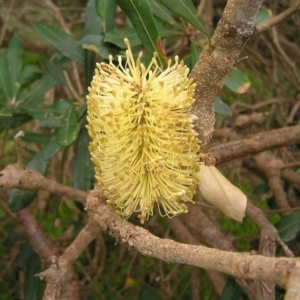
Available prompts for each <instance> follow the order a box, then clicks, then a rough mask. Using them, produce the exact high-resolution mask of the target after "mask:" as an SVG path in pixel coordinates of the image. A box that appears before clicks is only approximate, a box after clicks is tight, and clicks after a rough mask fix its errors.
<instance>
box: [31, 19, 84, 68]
mask: <svg viewBox="0 0 300 300" xmlns="http://www.w3.org/2000/svg"><path fill="white" fill-rule="evenodd" d="M33 27H34V29H35V30H36V31H37V32H38V33H39V34H40V35H41V36H42V37H43V38H44V39H45V40H46V41H47V42H48V43H49V44H50V45H51V46H52V47H54V48H55V49H56V50H58V51H59V52H61V53H62V54H63V55H64V56H66V57H67V58H69V59H71V60H74V61H76V62H78V63H79V64H81V65H83V64H84V54H83V49H82V47H81V46H80V44H79V43H78V42H77V41H76V40H75V39H74V38H73V37H72V36H71V35H69V34H67V33H65V32H64V31H62V30H60V29H57V28H55V27H53V26H51V25H47V24H41V23H34V24H33Z"/></svg>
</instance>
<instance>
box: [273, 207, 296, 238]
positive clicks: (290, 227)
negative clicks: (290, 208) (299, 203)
mask: <svg viewBox="0 0 300 300" xmlns="http://www.w3.org/2000/svg"><path fill="white" fill-rule="evenodd" d="M275 228H276V229H277V230H278V234H279V236H280V238H281V239H282V240H283V241H284V242H289V241H291V240H292V239H294V238H295V237H296V236H297V234H298V232H299V230H300V211H294V212H292V213H291V214H289V215H288V216H286V217H284V218H282V219H281V220H280V221H279V222H278V223H277V224H276V225H275Z"/></svg>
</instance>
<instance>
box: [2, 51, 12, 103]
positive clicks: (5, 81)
mask: <svg viewBox="0 0 300 300" xmlns="http://www.w3.org/2000/svg"><path fill="white" fill-rule="evenodd" d="M0 88H1V89H2V90H3V92H4V93H5V95H6V97H7V98H10V99H12V95H13V92H12V90H11V84H10V80H9V71H8V64H7V59H6V53H4V52H0Z"/></svg>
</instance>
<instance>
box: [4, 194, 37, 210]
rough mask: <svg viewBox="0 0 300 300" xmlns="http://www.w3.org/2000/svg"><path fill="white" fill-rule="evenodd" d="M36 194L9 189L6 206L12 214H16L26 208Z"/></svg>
mask: <svg viewBox="0 0 300 300" xmlns="http://www.w3.org/2000/svg"><path fill="white" fill-rule="evenodd" d="M36 194H37V192H36V191H22V190H19V189H11V191H10V194H9V198H8V206H9V208H10V209H11V211H12V212H14V213H16V212H18V211H20V210H22V209H24V208H25V207H27V206H28V205H29V204H30V203H31V202H32V201H33V200H34V198H35V196H36Z"/></svg>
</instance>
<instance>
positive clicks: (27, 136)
mask: <svg viewBox="0 0 300 300" xmlns="http://www.w3.org/2000/svg"><path fill="white" fill-rule="evenodd" d="M22 141H24V142H29V143H34V144H42V145H44V144H46V143H47V142H48V141H49V136H48V135H45V134H42V133H35V132H32V131H24V136H23V137H22Z"/></svg>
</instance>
